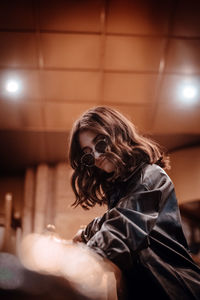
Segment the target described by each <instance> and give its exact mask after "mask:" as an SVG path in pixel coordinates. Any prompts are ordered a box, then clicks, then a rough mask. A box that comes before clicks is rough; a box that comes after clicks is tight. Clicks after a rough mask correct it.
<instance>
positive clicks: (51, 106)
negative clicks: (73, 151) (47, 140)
mask: <svg viewBox="0 0 200 300" xmlns="http://www.w3.org/2000/svg"><path fill="white" fill-rule="evenodd" d="M95 105H97V103H96V102H94V103H93V104H91V103H75V102H74V103H61V102H60V103H48V104H45V128H46V130H50V131H60V130H61V131H63V130H66V131H69V130H70V129H71V128H72V125H73V123H74V122H75V121H76V119H77V118H78V117H79V116H80V115H82V113H83V112H84V111H86V110H87V109H89V108H91V107H92V106H95Z"/></svg>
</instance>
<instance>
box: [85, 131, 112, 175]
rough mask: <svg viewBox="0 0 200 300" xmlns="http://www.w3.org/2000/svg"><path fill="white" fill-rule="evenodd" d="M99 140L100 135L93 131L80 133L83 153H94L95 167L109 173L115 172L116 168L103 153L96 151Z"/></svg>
mask: <svg viewBox="0 0 200 300" xmlns="http://www.w3.org/2000/svg"><path fill="white" fill-rule="evenodd" d="M98 139H99V135H98V134H96V133H95V132H93V131H91V130H85V131H83V132H80V133H79V143H80V147H81V149H82V150H83V152H85V153H87V152H91V153H93V155H94V158H95V166H96V167H97V168H99V169H101V170H103V171H105V172H107V173H111V172H113V171H114V170H115V166H114V165H113V163H111V162H110V161H109V160H107V159H106V158H105V157H104V156H103V153H99V152H98V151H97V150H96V149H95V145H96V143H97V141H98Z"/></svg>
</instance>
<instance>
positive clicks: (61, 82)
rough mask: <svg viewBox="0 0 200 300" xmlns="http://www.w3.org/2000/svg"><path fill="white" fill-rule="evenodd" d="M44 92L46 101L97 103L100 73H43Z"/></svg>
mask: <svg viewBox="0 0 200 300" xmlns="http://www.w3.org/2000/svg"><path fill="white" fill-rule="evenodd" d="M41 81H42V83H43V84H42V90H43V95H44V98H45V101H54V102H57V101H66V102H67V103H68V102H69V101H70V102H72V101H76V100H78V101H81V102H83V101H92V102H94V101H97V100H98V97H99V91H100V73H99V72H86V71H82V72H81V71H71V72H70V71H43V72H42V74H41Z"/></svg>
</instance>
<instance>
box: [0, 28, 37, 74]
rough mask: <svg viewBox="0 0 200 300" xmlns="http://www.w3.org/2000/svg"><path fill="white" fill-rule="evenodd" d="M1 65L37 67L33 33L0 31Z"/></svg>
mask: <svg viewBox="0 0 200 300" xmlns="http://www.w3.org/2000/svg"><path fill="white" fill-rule="evenodd" d="M0 41H1V47H0V66H1V67H21V68H23V67H37V65H38V64H37V47H36V35H35V34H34V33H19V32H0Z"/></svg>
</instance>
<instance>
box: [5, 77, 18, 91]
mask: <svg viewBox="0 0 200 300" xmlns="http://www.w3.org/2000/svg"><path fill="white" fill-rule="evenodd" d="M19 89H20V83H19V81H17V80H11V79H10V80H8V81H7V82H6V91H7V92H8V93H11V94H15V93H17V92H19Z"/></svg>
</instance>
